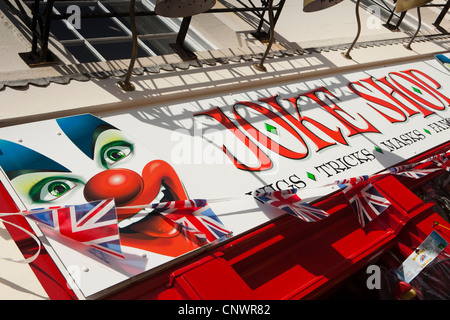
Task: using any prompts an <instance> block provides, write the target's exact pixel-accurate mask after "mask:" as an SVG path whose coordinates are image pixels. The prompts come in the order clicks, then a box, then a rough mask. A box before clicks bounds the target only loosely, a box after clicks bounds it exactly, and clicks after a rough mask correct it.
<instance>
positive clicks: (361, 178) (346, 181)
mask: <svg viewBox="0 0 450 320" xmlns="http://www.w3.org/2000/svg"><path fill="white" fill-rule="evenodd" d="M367 180H369V176H368V175H363V176H358V177H352V178H348V179H342V180H337V181H336V182H335V183H336V184H337V185H340V184H352V185H355V184H357V183H359V182H361V181H367Z"/></svg>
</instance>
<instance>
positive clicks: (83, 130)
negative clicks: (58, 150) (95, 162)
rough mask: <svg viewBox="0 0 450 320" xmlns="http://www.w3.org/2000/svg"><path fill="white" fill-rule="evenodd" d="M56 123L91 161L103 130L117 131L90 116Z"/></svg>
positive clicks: (68, 118)
mask: <svg viewBox="0 0 450 320" xmlns="http://www.w3.org/2000/svg"><path fill="white" fill-rule="evenodd" d="M56 122H57V123H58V125H59V127H60V128H61V130H62V131H63V132H64V133H65V134H66V136H67V137H68V138H69V139H70V140H71V141H72V142H73V143H74V144H75V146H76V147H77V148H78V149H80V150H81V152H83V153H84V154H85V155H86V156H88V157H89V158H91V159H94V149H95V143H96V141H97V138H98V136H99V135H100V134H101V133H102V132H103V131H105V130H109V129H115V130H119V129H117V128H116V127H114V126H112V125H110V124H109V123H107V122H105V121H103V120H102V119H100V118H97V117H95V116H93V115H92V114H82V115H78V116H72V117H66V118H60V119H56Z"/></svg>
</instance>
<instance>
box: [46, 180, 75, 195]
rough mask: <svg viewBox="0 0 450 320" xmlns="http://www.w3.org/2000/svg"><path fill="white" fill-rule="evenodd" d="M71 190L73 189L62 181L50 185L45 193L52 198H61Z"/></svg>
mask: <svg viewBox="0 0 450 320" xmlns="http://www.w3.org/2000/svg"><path fill="white" fill-rule="evenodd" d="M72 188H73V187H71V186H70V185H69V184H67V183H65V182H62V181H58V182H52V183H50V185H49V186H48V188H47V189H48V190H47V191H48V193H49V194H51V195H52V196H54V197H61V196H62V195H63V194H64V193H66V192H67V191H69V190H70V189H72Z"/></svg>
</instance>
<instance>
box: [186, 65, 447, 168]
mask: <svg viewBox="0 0 450 320" xmlns="http://www.w3.org/2000/svg"><path fill="white" fill-rule="evenodd" d="M348 88H349V89H350V90H351V91H352V92H353V93H355V94H356V95H358V96H359V97H361V98H363V99H364V100H365V101H367V105H368V106H370V107H371V108H372V109H374V110H375V111H377V113H378V114H380V115H381V116H382V117H383V118H384V119H386V120H387V121H389V122H390V123H391V124H394V123H396V122H404V121H406V120H407V119H408V117H411V116H414V115H419V114H421V115H422V116H423V117H428V116H430V115H432V114H434V113H435V112H436V111H440V110H445V108H446V107H447V106H448V105H449V103H450V99H449V98H448V97H446V96H445V95H443V94H442V93H441V92H439V91H438V90H439V89H440V88H441V85H440V84H439V83H438V82H437V81H436V80H434V79H433V78H431V77H430V76H428V75H427V74H425V73H423V72H421V71H419V70H406V71H401V72H391V73H389V74H388V75H387V76H385V77H382V78H379V79H376V78H374V77H368V78H365V79H361V80H358V81H355V82H350V83H349V84H348ZM299 99H302V100H303V101H305V100H306V101H308V102H309V103H314V104H316V105H318V106H319V107H320V108H321V109H322V110H325V111H326V113H327V114H329V115H331V116H332V117H333V118H334V119H335V120H337V123H339V125H338V126H336V127H335V128H329V127H328V126H327V125H326V124H324V123H323V122H321V121H320V120H321V119H313V118H311V117H307V116H304V115H302V112H301V110H300V105H299V103H298V101H299ZM282 101H283V102H284V104H286V103H288V104H289V105H292V106H293V107H294V110H295V112H294V114H293V113H292V112H289V111H288V108H286V107H284V106H283V105H282V103H280V102H281V101H280V97H279V96H278V95H275V96H271V97H268V98H264V99H259V100H258V102H257V103H256V102H249V101H243V102H237V103H235V104H234V105H233V107H232V109H231V112H232V114H233V116H234V119H230V117H228V116H227V115H226V114H225V113H224V112H223V110H222V109H221V108H219V107H215V108H212V109H210V110H207V111H203V112H198V113H196V114H194V116H195V117H199V116H208V117H211V118H213V119H214V120H216V121H217V122H219V123H220V124H221V125H223V126H224V127H225V128H226V129H228V130H229V131H230V132H231V133H232V134H233V135H234V136H235V137H236V138H237V139H239V140H240V141H241V142H242V143H244V145H245V146H246V147H247V149H248V150H249V151H250V152H251V153H253V155H254V156H255V157H256V158H257V159H258V163H257V164H256V165H253V166H250V165H247V164H245V163H243V162H241V161H239V159H237V158H236V157H235V156H234V155H233V154H232V152H231V150H229V149H228V148H227V147H226V146H225V145H222V150H223V152H224V153H225V154H226V155H227V156H228V158H229V159H230V160H231V161H232V162H233V164H234V165H235V166H236V168H238V169H241V170H247V171H264V170H268V169H270V168H271V167H272V160H271V159H270V157H269V156H268V154H266V153H265V152H264V151H262V150H261V147H265V148H266V149H268V150H271V151H273V152H276V153H277V154H279V155H280V156H283V157H286V158H290V159H304V158H306V157H307V156H308V155H309V153H310V152H311V151H312V150H313V151H315V152H317V151H320V150H322V149H324V148H326V147H329V146H332V145H336V144H341V145H348V142H347V139H346V138H347V137H351V136H354V135H358V134H363V133H369V132H372V133H381V132H380V131H379V130H378V129H377V128H376V127H375V126H374V125H373V124H372V123H371V122H369V121H368V120H366V118H364V116H363V115H361V114H360V113H356V114H354V115H351V114H349V113H348V112H346V111H344V110H343V109H342V108H341V107H340V106H339V105H338V104H337V103H336V101H339V98H338V97H336V96H335V95H333V94H332V93H331V92H330V91H329V90H328V89H326V88H324V87H320V88H317V89H315V90H312V91H309V92H306V93H302V94H300V95H298V96H295V97H291V98H286V99H282ZM269 106H270V108H269ZM243 108H249V109H251V110H253V111H255V112H257V113H258V114H260V115H261V116H263V117H266V118H267V119H270V120H272V121H274V122H275V123H276V124H277V125H279V126H280V127H282V128H283V129H284V130H286V132H288V133H289V134H290V135H291V136H292V137H293V138H294V139H295V141H298V142H299V143H300V148H298V150H292V149H289V148H288V147H286V146H283V145H281V144H279V143H278V142H275V141H274V140H272V139H271V138H270V137H269V136H268V135H266V134H264V133H263V132H261V131H260V130H258V129H257V128H256V127H255V126H254V125H253V124H252V123H251V121H248V120H247V119H246V118H244V117H243V116H241V114H240V113H239V112H238V110H239V109H243ZM318 118H319V117H318ZM347 119H352V120H355V122H357V123H359V126H356V125H355V124H353V123H351V122H349V121H348V120H347ZM235 122H237V123H238V124H239V126H238V125H237V124H235ZM311 128H313V130H312V129H311ZM317 132H320V133H321V134H320V137H319V135H318V134H316V133H317ZM344 132H347V133H346V134H344ZM324 136H326V137H328V139H326V140H325V139H324V138H323V137H324ZM250 137H251V138H253V139H250ZM254 141H255V142H254ZM307 141H308V142H307Z"/></svg>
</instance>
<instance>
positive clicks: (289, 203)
mask: <svg viewBox="0 0 450 320" xmlns="http://www.w3.org/2000/svg"><path fill="white" fill-rule="evenodd" d="M255 197H256V198H257V199H258V200H260V201H262V202H263V203H266V204H270V205H272V206H274V207H277V208H279V209H281V210H283V211H285V212H287V213H289V214H291V215H293V216H294V217H297V218H300V219H302V220H304V221H306V222H315V221H319V220H322V219H324V218H326V217H328V216H329V214H328V213H327V212H326V211H324V210H322V209H319V208H317V207H314V206H312V205H310V204H309V203H307V202H305V201H303V200H302V199H300V197H299V196H298V195H297V189H289V190H278V191H273V192H267V193H263V194H257V195H255Z"/></svg>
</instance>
